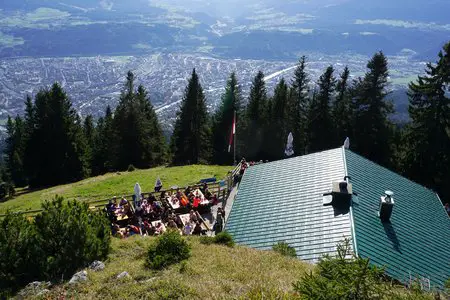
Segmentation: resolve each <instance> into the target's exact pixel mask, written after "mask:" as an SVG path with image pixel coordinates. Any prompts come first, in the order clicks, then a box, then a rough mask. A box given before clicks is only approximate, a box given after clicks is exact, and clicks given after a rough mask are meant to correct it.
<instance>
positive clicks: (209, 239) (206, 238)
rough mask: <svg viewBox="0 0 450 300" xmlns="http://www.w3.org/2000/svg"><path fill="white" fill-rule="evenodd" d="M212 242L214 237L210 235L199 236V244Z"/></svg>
mask: <svg viewBox="0 0 450 300" xmlns="http://www.w3.org/2000/svg"><path fill="white" fill-rule="evenodd" d="M213 243H214V237H212V236H201V237H200V244H203V245H211V244H213Z"/></svg>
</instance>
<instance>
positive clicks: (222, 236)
mask: <svg viewBox="0 0 450 300" xmlns="http://www.w3.org/2000/svg"><path fill="white" fill-rule="evenodd" d="M214 244H221V245H226V246H228V247H233V246H234V240H233V237H232V236H231V234H229V233H228V232H226V231H223V232H221V233H219V234H217V235H216V236H215V237H214Z"/></svg>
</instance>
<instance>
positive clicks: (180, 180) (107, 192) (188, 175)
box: [0, 165, 232, 214]
mask: <svg viewBox="0 0 450 300" xmlns="http://www.w3.org/2000/svg"><path fill="white" fill-rule="evenodd" d="M231 169H232V167H227V166H203V165H194V166H185V167H171V168H166V167H157V168H153V169H147V170H136V171H134V172H120V173H108V174H105V175H102V176H98V177H92V178H88V179H85V180H82V181H79V182H76V183H71V184H66V185H60V186H56V187H52V188H49V189H44V190H39V191H34V192H30V191H28V190H26V189H25V190H23V189H22V190H21V189H19V190H17V194H18V195H17V196H16V197H15V198H13V199H11V200H8V201H6V202H4V203H0V214H4V213H6V211H7V210H8V209H9V210H12V211H19V210H20V211H25V210H33V209H39V208H40V206H41V202H42V201H44V200H48V199H52V198H53V197H54V196H55V195H61V196H64V198H65V199H77V200H81V201H93V200H101V199H106V198H109V197H112V196H118V197H120V196H122V195H131V194H133V193H134V185H135V184H136V182H139V184H140V186H141V188H142V192H150V191H153V189H154V186H155V180H156V178H157V177H158V176H159V177H160V178H161V180H162V182H163V185H164V188H170V187H171V186H174V185H177V186H180V187H184V186H187V185H189V184H194V183H197V182H198V181H199V180H200V179H202V178H209V177H213V176H216V178H217V179H218V180H219V179H224V178H225V177H226V175H227V172H228V171H230V170H231Z"/></svg>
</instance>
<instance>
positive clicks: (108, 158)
mask: <svg viewBox="0 0 450 300" xmlns="http://www.w3.org/2000/svg"><path fill="white" fill-rule="evenodd" d="M115 138H116V136H115V133H114V128H113V115H112V111H111V107H110V106H109V105H108V106H107V107H106V111H105V116H104V117H101V118H99V119H98V121H97V128H96V130H95V135H94V140H95V147H94V151H93V158H92V174H93V175H99V174H104V173H105V172H108V171H113V170H114V163H115V162H116V161H117V158H116V147H115V145H116V144H115Z"/></svg>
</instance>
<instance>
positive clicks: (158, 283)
mask: <svg viewBox="0 0 450 300" xmlns="http://www.w3.org/2000/svg"><path fill="white" fill-rule="evenodd" d="M153 241H154V238H148V237H146V238H143V237H140V236H136V237H133V238H129V239H126V240H118V239H114V240H113V251H112V253H111V254H110V256H109V259H108V261H107V262H106V269H105V270H104V271H101V272H92V271H89V272H88V276H89V282H87V283H85V284H80V285H78V286H75V287H73V286H69V285H68V284H65V285H61V286H58V287H55V288H53V289H52V290H51V294H50V296H51V297H52V298H53V297H57V296H58V295H65V296H66V297H75V298H80V299H99V298H101V299H261V298H264V299H287V298H291V297H292V296H293V288H292V282H293V281H295V280H297V279H298V278H299V277H300V276H301V275H302V274H304V273H305V272H306V271H307V270H310V269H311V268H312V266H311V265H309V264H306V263H304V262H301V261H300V260H297V259H295V258H287V257H283V256H281V255H279V254H277V253H274V252H272V251H258V250H254V249H250V248H245V247H239V246H237V247H235V248H229V247H226V246H219V245H203V244H200V243H199V239H198V238H197V237H192V238H189V239H188V242H189V243H190V244H191V246H192V257H191V258H189V259H188V260H187V261H184V262H181V263H179V264H176V265H173V266H171V267H169V268H167V269H165V270H162V271H153V270H149V269H148V268H146V267H145V257H146V253H147V248H148V246H149V245H150V243H152V242H153ZM123 271H127V272H128V273H129V274H130V275H131V277H132V279H128V280H127V279H124V280H118V279H116V277H117V275H118V274H120V273H121V272H123Z"/></svg>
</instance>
